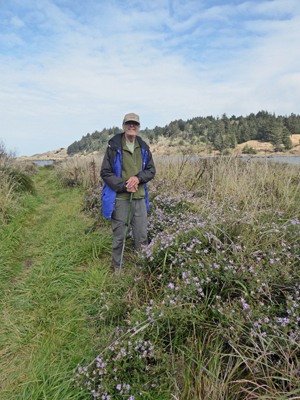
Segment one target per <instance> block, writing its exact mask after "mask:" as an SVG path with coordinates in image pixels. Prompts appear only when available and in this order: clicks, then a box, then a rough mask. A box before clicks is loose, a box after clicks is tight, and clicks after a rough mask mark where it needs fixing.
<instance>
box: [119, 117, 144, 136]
mask: <svg viewBox="0 0 300 400" xmlns="http://www.w3.org/2000/svg"><path fill="white" fill-rule="evenodd" d="M123 127H124V131H125V133H126V135H130V136H136V134H137V133H138V131H139V129H140V125H139V124H138V123H137V122H135V121H128V122H125V123H124V124H123Z"/></svg>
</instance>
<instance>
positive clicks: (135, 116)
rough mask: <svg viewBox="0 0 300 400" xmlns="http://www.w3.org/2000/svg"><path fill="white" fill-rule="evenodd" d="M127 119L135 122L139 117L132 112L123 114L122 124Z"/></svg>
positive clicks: (138, 121) (138, 120)
mask: <svg viewBox="0 0 300 400" xmlns="http://www.w3.org/2000/svg"><path fill="white" fill-rule="evenodd" d="M128 121H135V122H137V123H140V117H139V116H138V115H136V114H134V113H129V114H126V115H125V117H124V119H123V124H125V122H128Z"/></svg>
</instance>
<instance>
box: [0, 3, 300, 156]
mask: <svg viewBox="0 0 300 400" xmlns="http://www.w3.org/2000/svg"><path fill="white" fill-rule="evenodd" d="M0 21H1V24H0V106H1V114H0V140H2V141H3V142H4V143H5V145H6V147H7V148H8V149H10V150H15V151H16V153H17V155H18V156H21V155H27V156H30V155H33V154H36V153H43V152H46V151H49V150H55V149H58V148H61V147H67V146H69V145H70V144H72V143H73V142H74V141H75V140H80V139H81V137H82V136H84V135H86V134H87V133H93V132H94V131H95V130H98V131H101V130H102V129H103V128H110V127H113V126H118V127H121V125H122V120H123V117H124V115H125V114H126V113H129V112H135V113H137V114H139V115H140V119H141V128H142V129H144V128H146V127H148V128H150V129H151V128H154V127H155V126H165V125H166V124H168V123H169V122H171V121H173V120H175V119H180V118H182V119H183V120H186V119H188V118H193V117H197V116H207V115H213V116H215V117H217V116H221V115H222V114H223V113H226V114H227V115H228V116H231V115H233V114H234V115H236V116H239V115H244V116H246V115H249V114H250V113H252V112H253V113H257V112H258V111H260V110H266V111H269V112H272V113H273V112H274V113H275V114H276V115H289V114H291V113H295V114H299V106H300V46H299V37H300V0H271V1H264V0H252V1H243V0H224V1H223V0H151V1H149V0H105V1H104V0H85V1H82V0H0Z"/></svg>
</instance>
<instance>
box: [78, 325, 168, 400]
mask: <svg viewBox="0 0 300 400" xmlns="http://www.w3.org/2000/svg"><path fill="white" fill-rule="evenodd" d="M116 335H117V336H118V337H119V338H120V339H116V340H114V342H113V343H111V344H110V345H109V346H108V347H107V348H106V349H105V350H104V351H103V352H102V353H101V355H99V356H98V357H97V358H96V360H95V361H94V363H93V364H92V365H90V366H85V367H82V366H80V365H78V367H77V371H74V373H75V374H76V376H75V378H74V379H73V381H74V382H75V384H76V385H77V386H83V387H86V389H87V390H88V391H89V392H90V393H91V394H92V396H93V398H96V399H103V400H112V399H119V398H120V399H123V398H125V399H128V400H134V399H138V398H143V397H144V396H145V395H148V394H149V393H151V390H153V388H155V387H156V384H157V382H158V381H159V380H160V378H159V376H158V375H159V374H158V371H157V366H156V356H155V354H154V345H153V344H152V343H151V342H150V341H149V340H144V339H142V338H141V337H140V338H135V337H134V336H133V335H134V333H133V334H131V337H133V339H132V338H130V339H127V340H124V339H122V337H124V331H123V329H120V328H118V329H117V332H116Z"/></svg>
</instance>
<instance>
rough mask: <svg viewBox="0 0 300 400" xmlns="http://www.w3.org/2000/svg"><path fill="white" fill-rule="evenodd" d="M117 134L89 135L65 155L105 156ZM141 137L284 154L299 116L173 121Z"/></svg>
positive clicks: (298, 127) (299, 125) (298, 126)
mask: <svg viewBox="0 0 300 400" xmlns="http://www.w3.org/2000/svg"><path fill="white" fill-rule="evenodd" d="M120 132H122V129H120V128H118V127H113V128H109V129H106V128H104V129H103V130H102V131H100V132H99V131H95V132H94V133H92V134H89V133H88V134H87V135H85V136H83V137H82V138H81V139H80V140H79V141H75V142H74V143H72V144H71V145H70V146H69V147H68V155H74V154H76V153H79V152H83V151H85V152H86V153H91V152H93V151H95V150H97V151H99V153H100V154H104V152H105V150H106V148H107V142H108V140H109V139H110V138H111V137H112V136H113V135H115V134H116V133H120ZM140 133H141V135H142V136H143V137H144V138H147V139H148V141H149V143H150V144H154V143H157V142H158V141H159V140H160V139H161V138H168V139H169V142H170V144H171V145H172V142H176V141H177V142H178V140H180V142H181V143H184V142H185V143H189V144H197V143H201V142H202V143H205V144H207V145H211V146H212V148H213V149H214V150H218V151H220V152H224V151H225V150H226V149H227V150H228V149H229V150H230V149H234V148H235V147H236V146H237V144H240V143H245V142H248V141H249V140H259V141H262V142H270V143H272V144H273V145H274V149H275V151H284V150H290V149H291V148H292V147H293V145H292V141H291V138H290V136H291V135H293V134H300V115H296V114H293V113H292V114H290V115H289V116H281V115H278V116H276V115H275V114H274V113H269V112H267V111H259V112H258V113H257V114H254V113H251V114H249V115H248V116H246V117H243V116H239V117H236V116H235V115H232V116H231V117H228V116H227V115H226V114H223V115H222V117H221V118H219V117H217V118H215V117H213V116H207V117H195V118H191V119H188V120H186V121H184V120H182V119H179V120H175V121H172V122H170V123H169V124H168V125H166V126H165V127H159V126H156V127H155V128H153V129H148V128H145V129H142V130H141V131H140Z"/></svg>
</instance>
